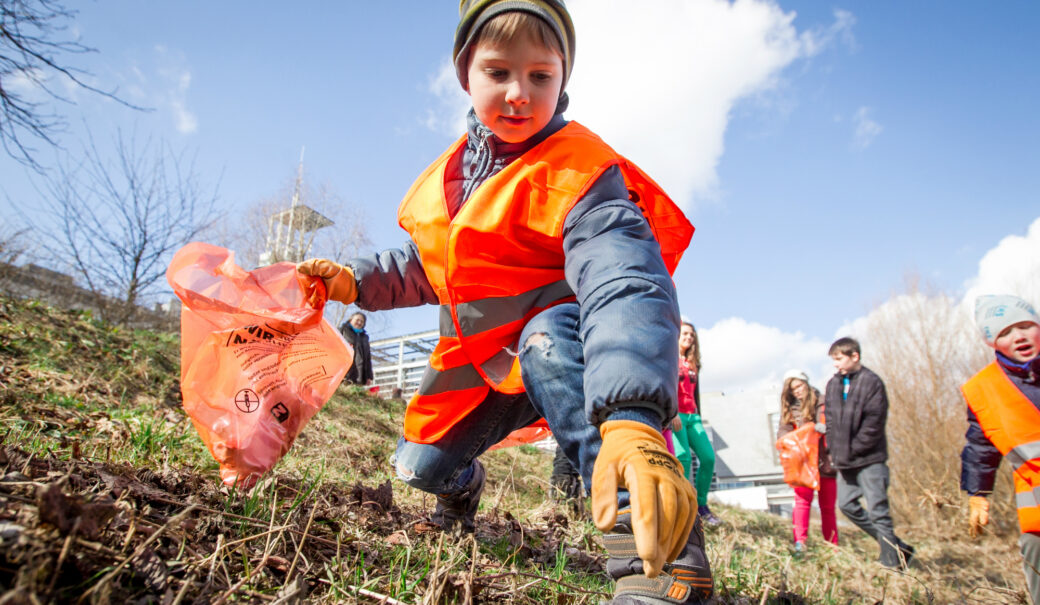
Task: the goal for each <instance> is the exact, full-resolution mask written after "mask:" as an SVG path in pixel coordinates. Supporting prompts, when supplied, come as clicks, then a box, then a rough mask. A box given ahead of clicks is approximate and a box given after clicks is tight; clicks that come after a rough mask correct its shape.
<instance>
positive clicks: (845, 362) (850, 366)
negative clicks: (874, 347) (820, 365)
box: [831, 351, 859, 374]
mask: <svg viewBox="0 0 1040 605" xmlns="http://www.w3.org/2000/svg"><path fill="white" fill-rule="evenodd" d="M831 359H833V360H834V369H835V370H838V373H839V374H851V373H852V372H855V371H857V370H859V353H856V352H853V353H852V354H851V355H846V354H844V353H842V352H841V351H839V352H837V353H835V354H834V355H831Z"/></svg>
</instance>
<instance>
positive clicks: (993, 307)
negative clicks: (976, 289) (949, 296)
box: [975, 294, 1040, 347]
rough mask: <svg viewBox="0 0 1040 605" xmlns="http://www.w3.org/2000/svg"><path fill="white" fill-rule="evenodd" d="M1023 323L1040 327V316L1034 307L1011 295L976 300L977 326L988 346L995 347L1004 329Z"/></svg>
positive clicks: (982, 297)
mask: <svg viewBox="0 0 1040 605" xmlns="http://www.w3.org/2000/svg"><path fill="white" fill-rule="evenodd" d="M1022 321H1031V322H1033V323H1035V324H1037V325H1040V316H1038V315H1037V314H1036V310H1034V309H1033V306H1032V305H1030V304H1029V303H1027V302H1026V301H1024V300H1022V299H1021V298H1019V297H1017V296H1011V295H1010V294H1001V295H996V296H992V295H987V296H980V297H978V298H976V299H975V325H977V326H978V327H979V331H980V332H982V338H983V339H985V341H986V344H988V345H989V346H991V347H992V346H993V345H994V343H995V342H996V340H997V336H1000V333H1001V332H1003V331H1004V328H1007V327H1008V326H1011V325H1014V324H1017V323H1019V322H1022Z"/></svg>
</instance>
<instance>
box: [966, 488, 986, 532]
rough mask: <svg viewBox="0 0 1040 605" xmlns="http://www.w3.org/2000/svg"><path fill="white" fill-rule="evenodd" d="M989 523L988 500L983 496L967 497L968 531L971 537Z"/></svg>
mask: <svg viewBox="0 0 1040 605" xmlns="http://www.w3.org/2000/svg"><path fill="white" fill-rule="evenodd" d="M988 523H989V500H987V499H986V497H985V496H972V497H970V498H968V533H969V534H970V535H971V537H972V538H974V537H976V536H978V535H979V534H981V533H982V526H984V525H986V524H988Z"/></svg>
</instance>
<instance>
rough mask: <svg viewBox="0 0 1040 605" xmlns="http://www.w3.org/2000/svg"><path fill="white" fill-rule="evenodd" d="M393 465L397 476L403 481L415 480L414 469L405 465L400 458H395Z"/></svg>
mask: <svg viewBox="0 0 1040 605" xmlns="http://www.w3.org/2000/svg"><path fill="white" fill-rule="evenodd" d="M394 467H395V468H396V470H397V478H398V479H400V480H401V481H404V482H405V483H408V482H409V481H414V480H415V471H413V470H412V469H411V468H409V467H407V466H405V465H404V464H403V463H401V461H400V460H396V461H395V464H394Z"/></svg>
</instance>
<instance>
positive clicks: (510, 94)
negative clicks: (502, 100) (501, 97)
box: [506, 80, 527, 105]
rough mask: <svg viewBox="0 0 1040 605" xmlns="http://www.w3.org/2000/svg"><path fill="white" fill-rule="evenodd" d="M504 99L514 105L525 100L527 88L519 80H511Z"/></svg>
mask: <svg viewBox="0 0 1040 605" xmlns="http://www.w3.org/2000/svg"><path fill="white" fill-rule="evenodd" d="M506 101H507V102H509V103H512V104H514V105H519V104H523V103H526V102H527V89H526V87H524V85H523V83H522V82H521V81H520V80H513V81H512V82H510V83H509V87H508V89H507V90H506Z"/></svg>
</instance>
